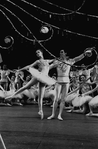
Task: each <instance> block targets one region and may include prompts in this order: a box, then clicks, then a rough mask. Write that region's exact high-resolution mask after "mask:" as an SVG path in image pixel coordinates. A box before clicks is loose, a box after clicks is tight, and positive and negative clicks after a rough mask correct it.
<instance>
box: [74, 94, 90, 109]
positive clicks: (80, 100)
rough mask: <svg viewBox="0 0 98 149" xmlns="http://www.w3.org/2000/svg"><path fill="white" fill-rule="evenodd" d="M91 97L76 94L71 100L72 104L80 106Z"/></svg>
mask: <svg viewBox="0 0 98 149" xmlns="http://www.w3.org/2000/svg"><path fill="white" fill-rule="evenodd" d="M91 99H92V97H91V96H82V97H81V96H78V97H76V98H75V99H74V100H73V101H72V104H73V106H75V107H80V106H82V105H83V104H85V103H86V102H88V101H90V100H91Z"/></svg>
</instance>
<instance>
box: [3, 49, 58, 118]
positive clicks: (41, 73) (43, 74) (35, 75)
mask: <svg viewBox="0 0 98 149" xmlns="http://www.w3.org/2000/svg"><path fill="white" fill-rule="evenodd" d="M36 54H37V56H38V57H39V60H36V61H35V62H34V63H33V64H31V65H28V66H26V67H24V68H22V69H21V70H25V69H26V70H28V71H29V72H30V73H31V75H32V78H31V80H30V81H29V82H28V83H27V84H26V85H24V86H23V87H21V88H20V89H19V90H17V91H16V92H15V93H14V94H13V95H12V96H9V97H8V98H6V99H7V100H8V99H11V98H13V97H14V96H15V95H17V94H19V93H21V92H23V91H24V90H26V89H29V88H30V87H31V86H33V85H35V84H37V83H39V95H38V106H39V112H38V114H39V115H40V116H41V119H43V118H44V114H43V107H42V103H43V97H44V92H45V86H46V84H47V85H52V84H55V83H56V81H55V80H54V79H53V78H51V77H49V76H48V73H49V69H50V65H49V64H50V63H52V62H53V61H54V59H52V60H45V59H44V56H43V52H42V51H41V50H40V49H38V50H37V51H36ZM35 66H38V70H37V69H35V68H34V67H35Z"/></svg>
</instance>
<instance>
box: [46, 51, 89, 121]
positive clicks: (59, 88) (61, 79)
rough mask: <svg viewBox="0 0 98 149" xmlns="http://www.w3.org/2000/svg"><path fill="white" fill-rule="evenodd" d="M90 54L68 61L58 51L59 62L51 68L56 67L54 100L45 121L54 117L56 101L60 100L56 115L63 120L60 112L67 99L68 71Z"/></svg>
mask: <svg viewBox="0 0 98 149" xmlns="http://www.w3.org/2000/svg"><path fill="white" fill-rule="evenodd" d="M89 53H91V50H89V51H85V52H84V53H83V54H81V55H79V56H77V57H75V58H73V59H70V58H69V57H68V56H67V55H66V53H65V51H64V50H61V51H60V61H59V60H56V61H55V62H54V63H53V64H52V65H53V66H51V67H56V68H57V74H58V77H57V83H56V98H55V100H54V103H53V108H52V115H51V116H49V117H48V118H47V119H52V118H54V117H55V113H56V109H57V107H58V100H61V102H60V109H59V114H58V117H57V118H58V119H59V120H63V118H62V112H63V109H64V106H65V100H66V97H67V93H68V90H69V86H70V79H69V74H70V69H71V66H72V65H73V64H74V63H76V62H78V61H80V60H82V59H83V58H84V57H85V56H88V54H89Z"/></svg>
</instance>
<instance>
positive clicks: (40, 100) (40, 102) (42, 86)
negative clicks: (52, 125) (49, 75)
mask: <svg viewBox="0 0 98 149" xmlns="http://www.w3.org/2000/svg"><path fill="white" fill-rule="evenodd" d="M44 93H45V84H43V83H41V82H39V97H38V106H39V112H38V114H39V115H41V119H43V117H44V114H43V97H44Z"/></svg>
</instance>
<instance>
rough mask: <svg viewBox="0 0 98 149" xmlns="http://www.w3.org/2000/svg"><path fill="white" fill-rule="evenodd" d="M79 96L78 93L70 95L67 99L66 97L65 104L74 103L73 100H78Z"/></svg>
mask: <svg viewBox="0 0 98 149" xmlns="http://www.w3.org/2000/svg"><path fill="white" fill-rule="evenodd" d="M77 96H78V94H77V93H73V94H70V95H68V96H67V97H66V99H65V102H68V103H69V102H72V100H73V99H74V98H76V97H77Z"/></svg>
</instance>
